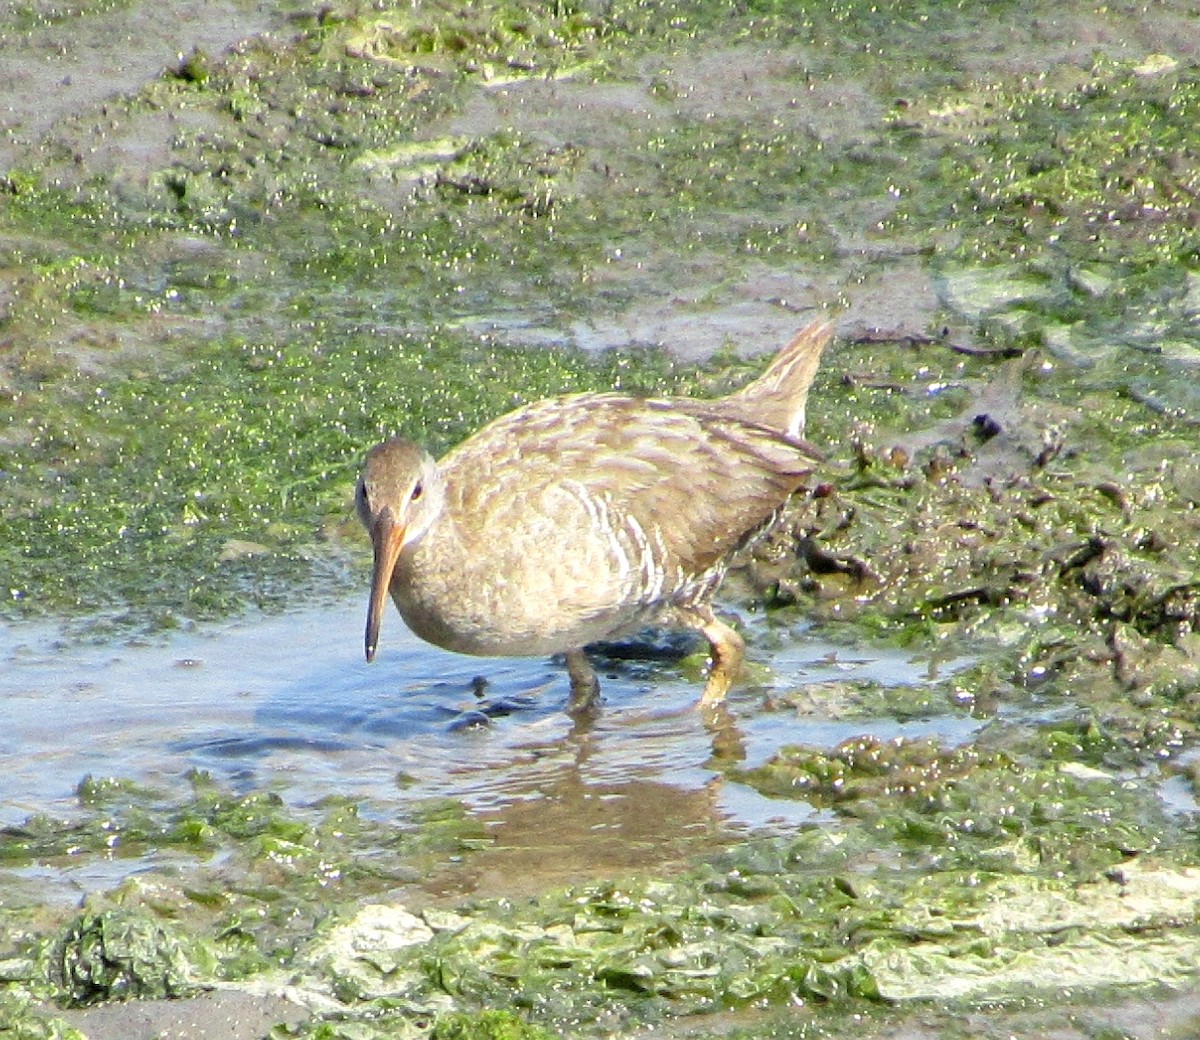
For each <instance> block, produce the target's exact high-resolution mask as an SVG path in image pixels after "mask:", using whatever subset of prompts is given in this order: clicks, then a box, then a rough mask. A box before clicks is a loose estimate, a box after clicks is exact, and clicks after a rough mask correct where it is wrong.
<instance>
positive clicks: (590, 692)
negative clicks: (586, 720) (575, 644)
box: [567, 650, 600, 716]
mask: <svg viewBox="0 0 1200 1040" xmlns="http://www.w3.org/2000/svg"><path fill="white" fill-rule="evenodd" d="M567 674H568V675H569V676H570V677H571V698H570V700H569V701H567V711H568V713H570V714H571V715H576V716H578V715H588V714H592V713H594V712H595V711H596V710H597V709H598V708H599V707H600V680H599V679H598V678H597V677H596V669H595V668H593V667H592V663H591V662H590V661H589V660H588V659H587V655H586V654H585V653H584V652H583V651H582V650H568V651H567Z"/></svg>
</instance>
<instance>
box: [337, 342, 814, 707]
mask: <svg viewBox="0 0 1200 1040" xmlns="http://www.w3.org/2000/svg"><path fill="white" fill-rule="evenodd" d="M830 335H831V332H830V329H829V328H828V326H826V325H823V324H814V325H811V326H809V327H808V328H806V329H805V330H804V331H802V332H801V333H800V334H799V335H798V336H797V337H796V338H795V339H794V340H793V341H792V342H791V343H790V344H789V345H788V346H786V347H785V348H784V349H783V350H782V351H780V353H779V354H778V356H777V357H776V358H775V359H774V360H773V361H772V362H771V365H770V366H769V367H768V368H767V370H766V372H764V373H763V375H762V376H760V377H759V378H758V379H756V380H754V381H753V382H752V383H750V384H749V385H747V386H745V387H743V388H742V389H741V390H739V391H737V392H736V393H733V394H731V395H729V396H728V397H723V398H719V399H717V400H712V401H704V400H693V399H691V398H678V397H675V398H658V399H655V398H651V399H645V400H643V399H639V398H633V397H626V396H623V395H620V394H609V393H605V394H575V395H572V396H569V397H559V398H553V399H550V400H545V401H539V402H537V403H535V404H531V405H527V406H525V407H523V408H518V409H517V410H516V411H514V412H510V413H509V414H508V415H505V416H502V417H501V418H499V419H497V420H496V421H495V422H493V423H491V424H490V425H488V426H485V427H484V428H483V429H482V430H480V431H479V432H478V433H476V434H474V435H473V436H472V437H470V438H468V439H467V440H466V441H464V442H463V443H462V444H460V445H459V446H458V447H457V448H455V449H454V450H453V451H451V452H449V453H448V454H447V455H446V456H444V457H443V458H442V459H441V460H440V461H439V462H435V461H434V460H433V458H432V457H431V456H429V455H428V454H427V453H426V452H424V451H423V450H422V449H420V448H418V447H417V446H415V445H413V444H411V443H409V442H408V441H404V440H400V439H395V440H389V441H385V442H384V443H382V444H378V445H376V446H375V447H374V448H372V449H371V451H370V452H368V454H367V460H366V465H365V466H364V468H363V473H362V476H361V478H360V479H359V482H358V491H357V508H358V513H359V516H360V517H361V519H362V522H363V524H364V525H365V526H366V528H367V530H368V531H369V532H370V534H371V540H372V542H373V543H374V546H375V574H374V580H373V582H372V588H371V601H370V607H369V609H368V614H367V634H366V651H367V660H371V659H372V658H373V657H374V655H375V648H376V645H377V642H378V635H379V625H380V621H381V616H382V614H383V610H384V602H385V599H386V596H387V594H388V592H389V591H390V592H391V595H392V599H393V600H394V601H395V603H396V606H397V608H399V610H400V613H401V615H402V616H403V617H404V620H405V621H406V622H407V623H408V626H409V628H411V629H412V630H413V631H414V632H415V633H416V634H417V635H418V636H420V637H421V638H422V639H425V640H427V641H429V642H431V643H434V644H436V645H438V646H441V647H444V648H445V649H447V650H454V651H457V652H459V653H465V654H481V655H498V656H520V655H542V654H551V653H559V652H565V653H566V655H567V667H568V671H569V672H570V676H571V691H572V707H573V708H579V707H584V706H586V705H589V704H591V703H592V702H593V701H594V700H595V698H596V695H597V692H598V689H599V684H598V683H597V681H596V677H595V672H594V671H593V670H592V667H591V665H590V664H589V663H588V661H587V658H586V657H585V656H584V653H583V647H584V646H586V645H587V644H589V643H593V642H596V641H599V640H603V639H611V638H613V637H615V636H619V635H622V634H626V633H629V632H631V631H634V630H636V629H637V628H639V627H641V626H642V625H645V624H647V623H650V622H653V621H665V622H667V623H676V624H682V625H686V626H689V627H692V628H695V629H698V630H699V631H700V632H702V633H703V634H704V636H705V638H706V639H707V640H708V641H709V644H710V646H711V648H712V655H713V665H712V669H711V671H710V673H709V678H708V683H707V685H706V686H705V691H704V697H703V699H702V704H704V705H706V706H712V705H714V704H717V703H719V702H720V701H721V700H722V699H723V698H724V696H725V694H726V692H727V691H728V689H729V685H730V683H731V682H732V680H733V678H734V675H735V674H736V671H737V668H738V666H739V664H740V662H741V658H742V650H743V644H742V640H741V637H740V636H738V634H737V633H736V632H734V630H733V629H731V628H729V626H727V625H725V624H724V623H722V622H721V621H719V620H717V618H716V617H715V616H714V615H713V612H712V606H711V601H712V596H713V593H714V592H715V591H716V589H717V586H718V585H719V584H720V582H721V579H722V578H723V577H724V575H725V569H726V567H727V565H728V562H729V558H730V556H731V555H732V554H733V553H734V552H735V551H736V550H737V549H739V548H740V547H741V546H742V545H744V544H745V542H746V541H747V539H748V538H749V537H750V536H751V535H752V534H754V533H755V532H756V531H758V530H760V529H762V528H763V526H764V525H766V524H768V523H769V522H770V521H771V519H772V518H773V517H774V516H775V514H776V512H777V510H778V509H779V507H780V506H781V505H783V503H784V502H785V501H786V500H787V498H788V496H789V495H790V494H791V493H792V492H793V491H795V490H796V489H797V488H799V487H800V486H801V484H802V483H803V482H804V479H805V478H806V477H807V476H808V474H809V473H811V471H812V468H813V464H814V462H815V461H816V460H817V459H818V458H819V455H818V453H817V452H816V450H815V449H814V448H813V447H812V446H811V445H809V444H808V443H807V442H805V441H803V440H801V434H802V433H803V429H804V412H805V403H806V400H807V397H808V388H809V386H810V384H811V383H812V379H813V376H814V375H815V373H816V370H817V365H818V363H819V361H820V356H821V351H822V349H823V348H824V346H825V344H826V343H827V342H828V341H829V338H830Z"/></svg>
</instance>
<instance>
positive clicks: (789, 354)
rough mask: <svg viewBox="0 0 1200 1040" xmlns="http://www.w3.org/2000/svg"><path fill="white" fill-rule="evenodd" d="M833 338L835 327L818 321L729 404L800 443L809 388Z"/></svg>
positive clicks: (784, 349)
mask: <svg viewBox="0 0 1200 1040" xmlns="http://www.w3.org/2000/svg"><path fill="white" fill-rule="evenodd" d="M832 338H833V326H832V325H831V324H829V323H828V322H825V321H815V322H813V323H812V324H811V325H808V326H806V327H805V328H803V329H801V330H800V332H799V333H797V334H796V336H795V338H794V339H793V340H792V341H791V342H790V343H789V344H788V345H787V346H786V347H784V348H783V349H782V350H781V351H780V352H779V353H778V354H776V355H775V358H774V359H773V360H772V361H771V363H770V364H769V365H768V366H767V370H766V371H765V372H764V373H763V374H762V375H761V376H759V377H758V378H757V379H756V380H754V382H752V383H748V384H747V385H746V386H744V387H742V388H741V389H740V390H736V391H734V393H732V394H730V395H729V397H728V398H726V400H728V401H730V402H731V403H737V404H739V405H741V407H739V409H738V410H739V412H744V414H745V415H746V417H747V418H751V419H753V420H754V421H755V422H759V423H762V424H763V425H764V426H771V427H773V428H774V429H777V430H783V431H784V432H786V433H787V435H788V436H789V437H793V438H795V439H797V440H799V439H800V438H801V437H803V435H804V412H805V406H806V405H807V403H808V388H809V387H810V386H812V381H813V377H814V376H816V374H817V367H818V366H819V365H820V363H821V352H822V351H823V350H824V349H825V346H826V344H828V343H829V341H830V340H831V339H832Z"/></svg>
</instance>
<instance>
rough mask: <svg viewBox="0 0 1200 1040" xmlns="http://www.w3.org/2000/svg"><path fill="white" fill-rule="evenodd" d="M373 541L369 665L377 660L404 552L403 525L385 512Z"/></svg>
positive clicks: (367, 644) (368, 646)
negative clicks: (385, 615)
mask: <svg viewBox="0 0 1200 1040" xmlns="http://www.w3.org/2000/svg"><path fill="white" fill-rule="evenodd" d="M371 541H372V542H374V544H375V573H374V575H373V576H372V578H371V602H370V603H369V604H368V605H367V642H366V646H367V660H368V661H373V660H374V659H375V647H376V646H378V645H379V623H380V622H381V621H382V620H383V612H384V610H385V609H386V608H387V596H388V589H389V587H390V586H391V584H392V571H394V570H395V569H396V560H397V558H398V557H399V556H400V550H401V549H402V548H404V525H403V524H398V523H396V522H395V521H394V520H393V519H392V516H391V513H390V512H384V513H383V514H382V515H381V516H379V517H378V518H377V519H376V520H375V523H374V524H372V525H371Z"/></svg>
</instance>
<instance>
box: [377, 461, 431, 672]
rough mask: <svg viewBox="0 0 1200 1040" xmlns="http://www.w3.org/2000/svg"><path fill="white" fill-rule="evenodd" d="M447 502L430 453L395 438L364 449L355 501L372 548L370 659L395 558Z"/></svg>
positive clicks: (425, 528)
mask: <svg viewBox="0 0 1200 1040" xmlns="http://www.w3.org/2000/svg"><path fill="white" fill-rule="evenodd" d="M445 501H446V485H445V482H444V481H443V479H442V475H441V473H440V471H439V470H438V467H437V463H436V462H434V460H433V457H432V456H431V455H430V454H429V453H428V452H426V451H424V450H423V449H421V448H419V447H417V446H416V445H415V444H411V443H410V442H408V441H405V440H401V439H399V438H395V439H393V440H390V441H384V442H383V443H382V444H377V445H375V447H373V448H372V449H371V450H370V451H369V452H367V459H366V463H365V464H364V465H363V471H362V475H361V476H360V477H359V478H358V488H357V489H356V491H355V495H354V502H355V507H356V508H357V510H358V516H359V519H360V520H362V522H363V526H364V527H366V529H367V532H368V533H369V534H370V535H371V543H372V545H374V547H375V572H374V576H373V577H372V579H371V600H370V604H369V605H368V607H367V634H366V651H367V660H368V661H370V660H372V659H373V658H374V657H375V647H376V646H377V645H378V643H379V625H380V622H381V620H382V618H383V612H384V607H385V605H386V602H387V594H388V589H389V588H390V587H391V583H392V572H393V571H394V570H395V569H396V561H397V560H398V559H399V558H400V554H401V553H402V552H403V551H404V549H405V547H406V546H409V545H412V544H414V543H415V542H417V541H419V540H420V539H421V538H422V537H423V536H424V535H425V533H426V532H427V531H428V530H429V528H430V527H432V526H433V524H434V521H436V520H437V518H438V515H439V514H440V513H441V511H442V507H443V505H444V504H445Z"/></svg>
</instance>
